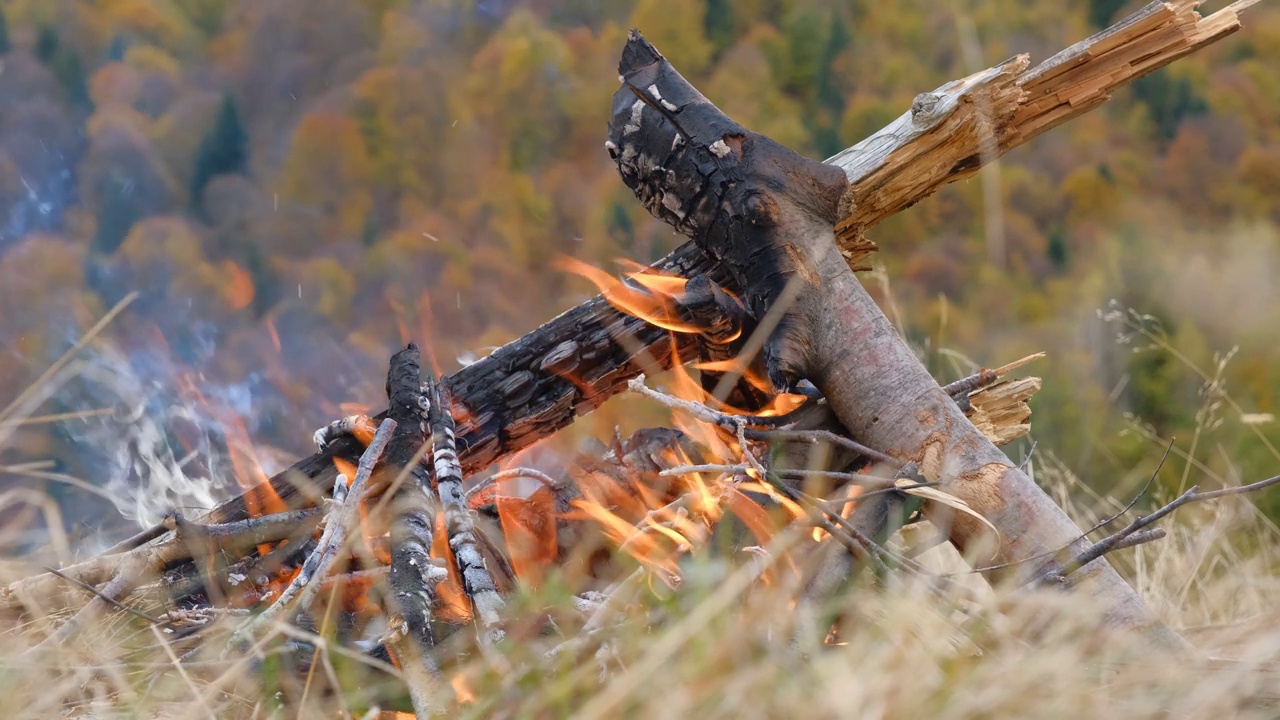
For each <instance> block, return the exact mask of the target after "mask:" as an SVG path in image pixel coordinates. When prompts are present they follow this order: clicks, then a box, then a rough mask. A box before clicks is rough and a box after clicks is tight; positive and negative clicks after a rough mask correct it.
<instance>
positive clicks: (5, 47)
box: [0, 8, 9, 55]
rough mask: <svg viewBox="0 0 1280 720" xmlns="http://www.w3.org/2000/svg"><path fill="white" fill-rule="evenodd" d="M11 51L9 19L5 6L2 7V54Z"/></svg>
mask: <svg viewBox="0 0 1280 720" xmlns="http://www.w3.org/2000/svg"><path fill="white" fill-rule="evenodd" d="M7 52H9V20H8V19H7V18H5V16H4V8H0V55H3V54H5V53H7Z"/></svg>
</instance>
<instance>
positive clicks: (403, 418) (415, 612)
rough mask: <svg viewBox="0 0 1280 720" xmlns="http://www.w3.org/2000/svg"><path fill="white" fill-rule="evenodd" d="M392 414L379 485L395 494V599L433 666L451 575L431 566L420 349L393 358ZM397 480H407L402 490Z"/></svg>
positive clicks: (415, 646) (432, 511) (417, 650)
mask: <svg viewBox="0 0 1280 720" xmlns="http://www.w3.org/2000/svg"><path fill="white" fill-rule="evenodd" d="M387 398H388V400H389V401H390V404H391V407H390V409H389V410H388V411H387V414H388V415H389V416H390V417H391V419H392V420H395V421H396V422H397V423H398V424H397V425H396V430H395V434H394V435H392V437H391V442H390V443H389V444H388V445H387V451H386V455H385V460H384V464H383V467H382V471H381V472H382V473H383V474H384V478H383V479H382V480H381V481H380V484H382V485H383V486H386V487H390V488H391V490H390V492H391V493H392V495H391V505H390V511H391V574H390V577H389V581H388V582H389V583H390V585H391V599H392V601H393V602H394V605H395V610H396V613H397V614H398V615H399V617H400V619H402V620H403V624H402V625H401V626H400V628H398V629H399V630H401V631H402V632H403V633H404V634H405V635H406V636H407V637H408V640H409V641H410V642H411V643H412V648H409V650H411V651H413V652H414V654H418V655H420V656H421V659H420V660H417V662H426V663H428V667H430V662H431V656H430V650H431V648H432V646H433V645H434V636H433V635H432V629H431V626H432V622H433V619H434V614H435V608H436V607H437V605H438V597H437V593H436V586H437V585H439V584H440V582H441V581H442V580H443V579H444V578H445V577H446V576H447V571H446V570H445V569H444V568H441V567H438V566H436V565H435V564H434V563H432V562H431V540H432V535H433V533H434V527H435V516H436V502H435V497H434V495H435V494H434V492H433V491H432V489H431V478H430V476H429V475H428V473H427V469H426V467H425V466H424V465H423V464H422V458H423V452H422V449H423V444H424V442H425V440H426V438H425V436H424V432H425V430H426V418H427V413H428V410H429V408H430V405H429V401H428V400H427V398H426V396H425V395H424V393H423V386H422V381H421V366H420V358H419V353H418V346H417V345H414V344H412V343H411V344H410V345H409V346H408V347H406V348H405V349H403V350H401V351H400V352H398V353H396V354H395V355H392V356H391V368H390V371H389V372H388V373H387ZM397 478H403V479H402V480H401V482H400V484H399V485H398V486H396V485H394V483H395V481H396V479H397Z"/></svg>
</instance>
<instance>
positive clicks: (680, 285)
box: [559, 257, 701, 333]
mask: <svg viewBox="0 0 1280 720" xmlns="http://www.w3.org/2000/svg"><path fill="white" fill-rule="evenodd" d="M559 267H560V268H561V269H562V270H566V271H568V272H571V273H574V274H577V275H581V276H582V277H584V278H586V279H588V280H590V281H591V282H592V283H594V284H595V286H596V287H597V288H599V289H600V294H601V295H603V296H604V299H605V300H607V301H608V302H609V304H610V305H612V306H613V307H615V308H617V309H618V311H619V312H623V313H626V314H627V315H631V316H632V317H637V318H640V319H641V320H644V321H645V322H647V323H649V324H651V325H656V326H658V327H660V328H664V329H666V330H671V331H672V332H679V333H696V332H698V331H699V330H701V328H700V327H698V326H697V325H696V324H694V323H691V322H689V321H688V320H685V319H684V318H682V317H681V312H680V305H679V303H678V299H679V296H680V295H681V294H682V293H684V288H685V284H686V283H687V282H688V281H687V280H685V279H684V278H682V277H679V276H678V275H662V274H659V273H657V272H654V271H652V270H649V269H648V268H645V269H644V270H643V271H641V272H633V273H631V274H629V275H628V276H627V279H626V280H619V279H618V278H616V277H614V276H612V275H610V274H609V273H607V272H605V271H603V270H601V269H600V268H597V267H595V266H593V265H588V264H587V263H584V262H582V261H581V260H575V259H574V258H569V257H566V258H561V259H560V261H559Z"/></svg>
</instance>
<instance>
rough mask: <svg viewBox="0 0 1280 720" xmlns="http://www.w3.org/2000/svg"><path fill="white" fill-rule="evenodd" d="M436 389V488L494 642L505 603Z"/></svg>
mask: <svg viewBox="0 0 1280 720" xmlns="http://www.w3.org/2000/svg"><path fill="white" fill-rule="evenodd" d="M433 390H434V391H435V392H434V395H435V398H434V401H433V402H432V403H431V411H430V413H429V415H428V418H429V419H428V422H429V423H430V426H431V442H432V448H433V450H432V461H433V463H434V465H435V471H436V489H437V491H438V492H439V493H440V504H441V506H442V507H443V509H444V521H445V527H446V531H447V532H448V535H449V548H450V549H451V550H453V557H454V560H456V561H457V563H458V574H459V575H461V576H462V589H463V591H464V592H465V593H466V594H467V597H468V598H469V599H470V600H471V607H472V610H473V611H474V615H475V619H476V620H477V621H478V622H479V624H480V627H481V633H480V639H481V642H483V643H489V644H492V643H495V642H498V641H499V640H501V639H502V634H503V633H502V626H501V619H500V617H499V613H500V612H501V611H502V607H503V605H504V603H503V600H502V596H501V595H499V594H498V589H497V587H496V586H495V585H494V583H493V576H492V575H491V574H490V573H489V568H488V567H486V566H485V562H484V556H483V555H482V554H481V553H480V549H479V547H478V546H477V544H476V535H475V523H474V522H473V521H472V518H471V508H469V507H467V500H466V497H465V495H464V493H463V491H462V466H461V465H460V464H459V463H458V453H457V450H456V445H455V442H456V441H455V439H454V436H453V418H452V417H451V416H450V415H449V413H448V412H446V408H447V407H448V404H447V402H446V400H447V398H446V397H442V390H441V388H440V387H439V386H433Z"/></svg>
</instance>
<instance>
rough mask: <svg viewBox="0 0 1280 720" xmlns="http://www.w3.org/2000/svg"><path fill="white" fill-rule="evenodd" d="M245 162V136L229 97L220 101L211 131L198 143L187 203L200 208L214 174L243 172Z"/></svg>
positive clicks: (247, 139) (246, 159)
mask: <svg viewBox="0 0 1280 720" xmlns="http://www.w3.org/2000/svg"><path fill="white" fill-rule="evenodd" d="M248 160H249V134H248V133H247V132H245V129H244V123H242V122H241V121H240V111H239V110H238V109H237V107H236V101H235V99H234V98H232V97H231V96H230V95H228V96H226V98H224V99H223V101H222V108H221V109H220V110H219V111H218V119H217V120H216V121H215V122H214V124H213V129H212V130H210V131H209V134H208V135H206V136H205V137H204V139H203V140H201V141H200V147H199V148H198V149H197V150H196V163H195V169H194V170H193V171H192V173H191V204H192V205H193V206H195V207H197V208H199V207H200V201H201V198H202V197H203V195H204V188H205V186H206V185H208V184H209V181H210V180H212V179H213V178H214V177H215V176H217V175H224V174H227V173H238V172H244V169H245V167H246V165H247V164H248Z"/></svg>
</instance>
